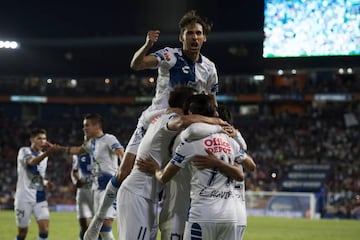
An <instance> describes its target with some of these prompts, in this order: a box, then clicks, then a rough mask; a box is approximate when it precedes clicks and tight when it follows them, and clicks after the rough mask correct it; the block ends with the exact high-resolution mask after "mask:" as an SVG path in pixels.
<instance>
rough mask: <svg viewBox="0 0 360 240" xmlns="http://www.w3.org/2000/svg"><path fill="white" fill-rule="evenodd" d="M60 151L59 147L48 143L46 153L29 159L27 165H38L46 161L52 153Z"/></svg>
mask: <svg viewBox="0 0 360 240" xmlns="http://www.w3.org/2000/svg"><path fill="white" fill-rule="evenodd" d="M58 150H59V146H58V145H56V144H52V143H49V142H47V143H46V146H45V152H44V153H42V154H41V155H39V156H36V157H32V158H29V159H27V164H28V165H31V166H34V165H37V164H39V163H40V162H41V161H42V160H44V159H45V158H46V157H48V156H49V155H50V154H51V153H53V152H55V151H58Z"/></svg>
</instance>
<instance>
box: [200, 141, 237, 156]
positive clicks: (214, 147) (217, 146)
mask: <svg viewBox="0 0 360 240" xmlns="http://www.w3.org/2000/svg"><path fill="white" fill-rule="evenodd" d="M204 144H205V146H206V148H207V149H208V150H209V151H211V152H212V153H218V152H222V153H226V154H230V153H231V147H230V143H229V142H228V141H225V140H224V139H222V138H217V137H214V138H211V139H205V140H204Z"/></svg>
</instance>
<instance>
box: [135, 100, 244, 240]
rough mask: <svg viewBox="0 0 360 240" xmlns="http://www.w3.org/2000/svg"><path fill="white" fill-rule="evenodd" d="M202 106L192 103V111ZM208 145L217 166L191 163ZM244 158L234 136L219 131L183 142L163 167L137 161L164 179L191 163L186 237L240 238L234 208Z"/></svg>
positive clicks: (159, 178)
mask: <svg viewBox="0 0 360 240" xmlns="http://www.w3.org/2000/svg"><path fill="white" fill-rule="evenodd" d="M198 110H200V108H199V107H198V106H196V105H194V104H193V105H190V108H189V111H190V112H194V111H198ZM203 114H205V115H207V116H212V115H211V114H214V112H210V111H209V112H206V111H203ZM204 149H207V150H206V151H207V152H208V153H210V152H212V153H214V154H215V155H216V159H217V161H214V163H213V166H215V168H212V169H209V168H206V167H205V168H204V169H203V168H200V169H199V168H197V167H195V166H194V165H192V164H191V160H192V159H194V158H195V157H196V156H197V155H199V154H202V155H204V154H205V155H206V151H205V150H204ZM219 159H221V160H219ZM244 159H245V153H244V151H243V150H242V149H241V148H240V146H239V145H238V144H237V143H236V142H235V140H234V139H232V138H231V137H229V136H228V135H226V134H224V133H216V134H212V135H210V136H208V137H206V138H204V139H200V140H196V141H193V142H186V141H183V142H181V144H180V145H179V146H178V147H177V150H176V153H175V156H174V157H173V158H172V160H171V162H169V163H168V164H167V166H166V167H165V168H164V169H163V170H161V169H160V166H159V165H158V164H156V163H155V162H154V161H138V162H137V165H139V168H140V169H141V170H144V171H148V169H149V168H150V169H151V168H152V169H153V171H149V172H152V173H155V176H156V178H157V179H158V180H160V181H161V182H163V183H165V182H167V181H169V180H170V179H171V178H172V177H173V176H174V175H175V174H177V173H178V171H179V170H180V169H181V168H184V167H186V166H189V165H190V168H191V176H192V178H191V203H190V210H189V220H188V222H187V223H186V226H185V233H184V239H210V240H211V239H237V237H238V236H239V235H240V233H239V232H238V229H237V221H238V219H237V216H236V213H235V212H234V208H235V207H236V202H237V200H238V199H237V198H238V196H237V195H236V194H235V189H234V188H235V187H234V184H233V180H239V181H241V180H243V172H242V169H241V168H240V167H239V163H240V162H241V161H243V160H244ZM151 164H153V165H152V167H150V165H151ZM229 165H230V167H229ZM188 180H189V179H188ZM184 181H186V180H185V179H184ZM174 237H175V236H174ZM177 237H179V238H181V236H177Z"/></svg>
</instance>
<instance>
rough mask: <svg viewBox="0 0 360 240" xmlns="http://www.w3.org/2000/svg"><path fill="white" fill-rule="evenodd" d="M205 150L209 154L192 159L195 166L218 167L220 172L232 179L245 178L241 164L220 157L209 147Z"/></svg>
mask: <svg viewBox="0 0 360 240" xmlns="http://www.w3.org/2000/svg"><path fill="white" fill-rule="evenodd" d="M205 151H206V152H207V154H208V155H196V156H195V157H194V158H193V159H192V162H193V164H194V166H195V167H197V168H199V169H204V168H217V169H218V170H219V171H220V172H222V173H223V174H225V175H226V176H228V177H229V178H231V179H234V180H236V181H243V180H244V172H243V171H242V168H241V167H239V164H237V163H234V164H229V163H226V162H225V161H222V160H220V159H218V158H217V157H216V155H215V154H213V153H212V152H211V151H209V150H208V149H205Z"/></svg>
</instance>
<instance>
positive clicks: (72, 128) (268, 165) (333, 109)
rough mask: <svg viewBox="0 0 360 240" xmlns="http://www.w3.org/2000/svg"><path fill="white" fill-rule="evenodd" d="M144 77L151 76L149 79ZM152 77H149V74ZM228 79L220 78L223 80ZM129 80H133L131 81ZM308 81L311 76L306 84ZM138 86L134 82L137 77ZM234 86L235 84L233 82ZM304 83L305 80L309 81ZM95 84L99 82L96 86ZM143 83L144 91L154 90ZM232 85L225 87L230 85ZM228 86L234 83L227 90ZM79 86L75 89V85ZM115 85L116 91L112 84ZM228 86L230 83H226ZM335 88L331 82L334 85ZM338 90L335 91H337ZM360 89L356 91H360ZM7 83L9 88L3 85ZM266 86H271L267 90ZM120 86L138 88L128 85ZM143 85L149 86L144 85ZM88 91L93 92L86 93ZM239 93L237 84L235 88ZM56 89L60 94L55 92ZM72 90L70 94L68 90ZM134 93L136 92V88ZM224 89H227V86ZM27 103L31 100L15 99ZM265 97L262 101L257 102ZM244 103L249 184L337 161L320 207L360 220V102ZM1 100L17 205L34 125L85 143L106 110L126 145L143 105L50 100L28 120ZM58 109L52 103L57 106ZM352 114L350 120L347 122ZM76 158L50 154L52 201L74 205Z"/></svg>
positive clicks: (4, 176)
mask: <svg viewBox="0 0 360 240" xmlns="http://www.w3.org/2000/svg"><path fill="white" fill-rule="evenodd" d="M143 81H145V80H143ZM146 81H147V80H146ZM220 81H221V80H220ZM223 81H224V82H225V83H224V84H223V85H222V86H226V87H223V89H221V90H224V91H225V93H226V92H227V91H230V90H231V84H230V83H232V82H233V84H237V85H236V86H233V87H232V90H233V91H234V90H235V89H237V90H238V91H241V89H246V91H247V93H252V92H253V91H254V92H257V91H259V85H257V83H256V82H254V84H255V85H253V86H252V85H248V86H244V85H242V84H243V83H242V81H232V80H229V84H228V83H227V80H226V79H223ZM127 82H128V81H127ZM307 84H309V83H307ZM327 84H328V83H325V82H321V83H319V82H317V84H314V85H311V84H310V85H311V87H309V88H306V87H302V89H303V90H304V89H307V90H306V91H310V90H313V91H315V90H314V89H316V88H317V87H320V85H321V87H322V88H323V87H324V86H326V85H327ZM130 85H131V84H130ZM229 86H230V87H229ZM304 86H305V85H304ZM93 88H94V87H93ZM148 88H149V89H151V90H149V89H143V91H144V95H145V92H147V94H146V95H149V92H151V91H153V86H151V84H150V85H149V86H148ZM224 88H225V89H224ZM227 88H229V89H227ZM75 89H77V88H74V91H77V90H75ZM110 89H111V91H115V90H114V89H113V88H112V87H111V88H110ZM226 89H227V90H226ZM328 89H329V91H330V89H332V87H331V88H330V87H328ZM336 89H347V91H348V92H351V91H356V92H357V93H358V92H360V91H359V82H355V81H352V80H350V81H349V82H347V81H346V84H345V86H342V88H336ZM336 89H335V90H336ZM356 89H357V90H356ZM2 90H3V89H2ZM263 90H264V89H263ZM116 91H121V94H122V93H124V94H125V92H128V93H129V92H130V91H134V93H135V95H136V94H138V91H139V88H138V85H136V84H134V85H133V88H132V90H129V88H127V87H126V89H125V90H124V89H123V90H119V89H118V90H116ZM141 91H142V90H141ZM87 93H88V92H87V90H86V94H87ZM236 93H238V92H236V91H235V94H236ZM54 94H55V93H54ZM66 94H67V95H68V93H66ZM131 94H133V93H131ZM222 94H224V93H223V92H222ZM13 104H14V107H17V108H21V107H23V105H24V103H13ZM258 104H262V103H258ZM240 105H241V103H232V104H231V106H230V108H231V109H233V110H234V125H235V127H236V128H238V129H239V130H240V131H241V133H242V134H243V136H244V138H245V140H246V141H247V143H248V152H249V153H250V154H251V155H252V156H253V158H254V160H255V161H256V163H257V170H256V171H255V172H254V173H247V175H246V188H247V190H252V191H281V187H280V185H279V184H280V182H281V179H282V178H283V177H284V175H285V174H286V172H287V169H288V167H289V166H290V164H292V163H299V162H300V163H330V164H331V165H332V166H333V167H332V171H331V174H330V176H329V178H328V179H327V180H326V182H325V183H324V188H325V189H326V193H327V201H326V205H324V207H323V209H321V215H322V217H335V218H356V219H360V125H359V121H360V103H359V102H356V101H349V102H330V103H323V104H322V105H321V107H320V106H318V105H316V104H312V103H307V107H306V109H307V110H306V112H304V113H302V114H291V113H287V112H283V113H281V114H273V112H272V111H259V112H256V113H250V114H248V115H240V113H239V110H238V109H239V107H240ZM4 106H5V105H4V104H3V103H1V104H0V158H1V162H2V164H1V166H2V167H1V168H0V182H1V185H0V208H12V206H13V196H14V192H15V185H16V178H17V176H16V175H17V173H16V155H17V151H18V149H19V147H21V146H24V145H28V144H29V141H28V131H29V129H30V128H31V127H32V126H40V127H43V128H45V129H46V130H47V131H48V140H49V141H50V142H53V143H59V144H62V145H80V144H81V143H82V139H83V133H82V119H83V116H84V114H83V113H86V112H91V111H94V112H100V111H101V112H100V113H101V114H102V115H103V116H104V117H105V128H104V129H105V132H109V133H112V134H114V135H116V136H117V137H118V139H119V140H120V141H121V143H122V144H123V145H126V144H127V141H128V140H129V138H130V134H131V133H132V130H133V129H134V128H135V125H136V122H137V121H136V120H137V117H138V115H139V114H140V112H141V110H142V108H143V107H145V105H144V106H142V105H134V106H129V105H91V104H90V105H58V106H57V105H49V104H41V106H40V108H41V109H42V111H41V112H42V114H41V117H40V118H38V119H25V118H24V117H23V116H19V115H16V114H9V113H8V112H7V110H6V109H8V108H4ZM51 109H52V110H51ZM349 114H350V116H351V117H350V118H351V121H348V119H347V118H348V117H347V116H349ZM70 169H71V159H70V157H68V156H65V155H56V156H51V158H50V159H49V162H48V171H47V174H48V178H49V180H50V181H51V182H53V183H54V188H53V189H50V191H49V204H50V205H56V204H74V202H75V187H74V185H73V184H72V183H71V180H70Z"/></svg>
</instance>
